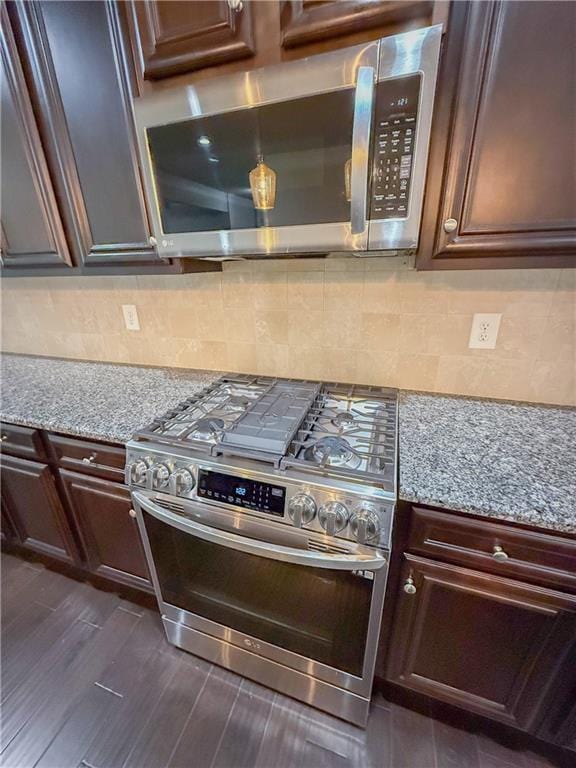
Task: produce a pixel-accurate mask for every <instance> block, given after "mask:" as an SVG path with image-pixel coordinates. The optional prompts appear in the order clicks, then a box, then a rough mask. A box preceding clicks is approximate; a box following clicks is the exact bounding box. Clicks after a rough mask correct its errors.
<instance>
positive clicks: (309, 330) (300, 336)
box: [288, 309, 324, 347]
mask: <svg viewBox="0 0 576 768" xmlns="http://www.w3.org/2000/svg"><path fill="white" fill-rule="evenodd" d="M288 343H289V345H290V346H291V347H321V346H322V345H323V343H324V313H323V312H321V311H315V310H313V311H305V310H298V309H293V310H290V311H289V312H288Z"/></svg>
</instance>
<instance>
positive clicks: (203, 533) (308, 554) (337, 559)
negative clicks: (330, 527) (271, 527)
mask: <svg viewBox="0 0 576 768" xmlns="http://www.w3.org/2000/svg"><path fill="white" fill-rule="evenodd" d="M132 500H133V502H134V504H135V506H136V510H137V511H138V510H144V511H146V512H148V514H150V515H152V516H153V517H155V518H156V519H157V520H160V521H161V522H163V523H166V524H167V525H170V526H172V527H173V528H177V529H178V530H180V531H182V532H183V533H188V534H190V535H191V536H196V537H197V538H199V539H203V540H204V541H209V542H212V543H213V544H219V545H221V546H223V547H230V548H231V549H237V550H239V551H240V552H245V553H246V554H249V555H257V556H259V557H266V558H268V559H269V560H281V561H283V562H285V563H295V564H298V565H308V566H311V567H315V568H333V569H335V570H346V571H355V570H362V571H377V570H378V569H379V568H382V567H383V566H385V565H386V563H387V560H386V557H384V555H383V554H381V553H380V552H379V551H378V550H374V552H371V553H366V554H359V553H358V554H350V555H346V554H339V553H338V554H336V553H330V552H314V551H310V550H307V549H294V548H293V547H286V546H282V545H279V544H272V543H270V542H267V541H261V540H258V539H252V538H248V537H246V536H241V535H239V534H237V533H232V532H230V531H225V530H222V529H220V528H214V527H212V526H210V525H204V524H202V523H198V522H196V521H195V520H192V519H191V518H186V517H183V516H182V515H177V514H174V513H173V512H170V511H169V510H167V509H164V508H162V507H159V506H158V505H157V504H155V503H154V502H153V501H152V500H151V499H149V498H148V497H146V496H144V495H143V494H141V493H137V492H134V493H133V494H132ZM138 523H139V527H140V529H141V532H142V534H143V535H144V531H145V528H144V524H143V521H142V524H140V518H139V520H138Z"/></svg>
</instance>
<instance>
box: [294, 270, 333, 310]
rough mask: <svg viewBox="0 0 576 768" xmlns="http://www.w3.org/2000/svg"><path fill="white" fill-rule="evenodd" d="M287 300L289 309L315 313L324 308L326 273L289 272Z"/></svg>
mask: <svg viewBox="0 0 576 768" xmlns="http://www.w3.org/2000/svg"><path fill="white" fill-rule="evenodd" d="M286 291H287V293H286V300H287V303H288V307H289V309H299V310H302V311H307V312H315V311H318V310H322V309H323V308H324V272H323V271H322V272H319V271H316V272H314V271H313V272H295V271H294V272H288V274H287V276H286Z"/></svg>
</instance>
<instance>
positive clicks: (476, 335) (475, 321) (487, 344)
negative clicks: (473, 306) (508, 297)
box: [468, 314, 502, 349]
mask: <svg viewBox="0 0 576 768" xmlns="http://www.w3.org/2000/svg"><path fill="white" fill-rule="evenodd" d="M501 319H502V315H499V314H478V315H474V317H473V318H472V329H471V331H470V341H469V342H468V347H469V348H470V349H495V347H496V339H497V338H498V330H499V328H500V320H501Z"/></svg>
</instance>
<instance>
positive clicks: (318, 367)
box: [288, 346, 324, 379]
mask: <svg viewBox="0 0 576 768" xmlns="http://www.w3.org/2000/svg"><path fill="white" fill-rule="evenodd" d="M288 362H289V366H290V375H291V376H296V377H300V378H303V379H321V378H322V377H323V376H324V349H323V348H322V347H300V346H299V347H290V348H289V359H288Z"/></svg>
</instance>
